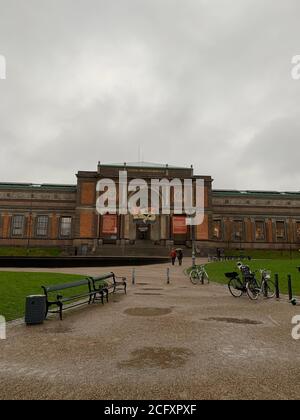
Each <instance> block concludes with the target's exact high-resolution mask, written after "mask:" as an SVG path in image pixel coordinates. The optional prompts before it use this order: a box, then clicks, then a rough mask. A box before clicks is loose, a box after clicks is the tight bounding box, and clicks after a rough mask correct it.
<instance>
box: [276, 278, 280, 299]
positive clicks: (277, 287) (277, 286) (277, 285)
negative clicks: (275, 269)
mask: <svg viewBox="0 0 300 420" xmlns="http://www.w3.org/2000/svg"><path fill="white" fill-rule="evenodd" d="M275 292H276V299H280V290H279V275H278V274H275Z"/></svg>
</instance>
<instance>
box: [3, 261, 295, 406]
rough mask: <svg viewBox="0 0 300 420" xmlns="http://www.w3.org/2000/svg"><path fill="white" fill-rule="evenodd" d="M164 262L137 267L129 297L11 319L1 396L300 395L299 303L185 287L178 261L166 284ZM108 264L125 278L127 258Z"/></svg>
mask: <svg viewBox="0 0 300 420" xmlns="http://www.w3.org/2000/svg"><path fill="white" fill-rule="evenodd" d="M166 269H167V266H165V265H163V266H162V265H158V266H152V267H149V266H148V267H139V268H137V269H136V276H137V284H136V285H135V286H132V285H129V291H128V295H127V296H124V295H123V294H118V295H116V296H115V297H113V298H111V302H110V303H109V304H106V305H105V306H102V305H101V304H96V305H92V306H90V307H82V308H80V309H79V310H74V311H69V312H66V313H65V318H64V321H63V322H60V321H58V320H57V319H56V318H55V319H50V320H49V321H47V322H46V323H45V324H44V325H41V326H37V327H26V326H25V325H14V326H10V327H9V328H8V337H7V340H6V341H0V349H1V353H0V398H1V399H12V398H13V399H32V398H33V399H81V398H88V399H161V398H163V399H229V398H230V399H231V398H234V399H240V398H249V399H253V398H255V399H261V398H264V399H289V398H296V399H299V397H300V341H294V340H293V339H292V337H291V329H292V325H291V319H292V317H293V316H294V315H296V314H299V315H300V309H299V308H297V307H296V308H295V307H292V306H291V305H288V304H287V303H283V302H276V301H264V300H263V299H261V300H260V301H258V302H250V301H249V300H248V299H247V298H241V299H237V300H235V299H234V298H232V297H231V296H230V295H229V293H228V290H227V288H226V287H224V286H220V285H215V284H210V285H208V286H192V285H191V284H190V282H189V280H188V279H187V278H186V277H185V276H184V275H183V270H182V268H179V267H175V268H171V284H170V285H167V281H166ZM112 270H114V271H115V272H116V273H117V274H119V275H127V276H128V278H130V273H131V271H130V268H128V267H124V268H120V267H118V268H115V269H113V268H112ZM14 271H15V269H14ZM26 271H28V270H26ZM31 271H38V270H31ZM43 271H49V272H53V271H55V272H65V273H75V272H76V273H78V274H82V273H84V274H89V275H93V274H98V273H99V272H103V271H104V272H106V271H110V269H107V268H105V269H97V268H91V269H86V268H84V269H78V268H76V269H64V270H62V269H56V270H43Z"/></svg>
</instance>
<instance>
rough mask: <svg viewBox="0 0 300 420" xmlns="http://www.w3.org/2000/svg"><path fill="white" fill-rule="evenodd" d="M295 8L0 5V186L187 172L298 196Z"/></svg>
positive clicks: (10, 1)
mask: <svg viewBox="0 0 300 420" xmlns="http://www.w3.org/2000/svg"><path fill="white" fill-rule="evenodd" d="M297 54H300V2H299V0H26V1H24V0H0V55H4V56H5V57H6V61H7V79H6V80H0V144H1V154H0V181H8V182H9V181H17V182H56V183H75V182H76V178H75V173H76V172H77V170H95V169H96V165H97V161H98V160H100V161H101V162H103V163H110V162H124V161H128V162H130V161H137V160H138V159H139V157H138V156H139V153H138V150H139V147H140V148H141V157H142V159H143V160H145V161H152V162H158V163H161V162H162V163H169V164H176V165H191V164H194V166H195V168H196V172H197V174H203V175H212V176H213V178H214V179H215V182H214V187H215V188H230V189H231V188H239V189H272V190H300V162H299V160H300V154H299V151H300V141H299V140H300V107H299V104H300V80H299V81H294V80H293V79H292V77H291V68H292V65H291V59H292V57H293V56H294V55H297Z"/></svg>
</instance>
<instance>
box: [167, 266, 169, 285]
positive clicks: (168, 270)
mask: <svg viewBox="0 0 300 420" xmlns="http://www.w3.org/2000/svg"><path fill="white" fill-rule="evenodd" d="M167 284H170V269H169V268H167Z"/></svg>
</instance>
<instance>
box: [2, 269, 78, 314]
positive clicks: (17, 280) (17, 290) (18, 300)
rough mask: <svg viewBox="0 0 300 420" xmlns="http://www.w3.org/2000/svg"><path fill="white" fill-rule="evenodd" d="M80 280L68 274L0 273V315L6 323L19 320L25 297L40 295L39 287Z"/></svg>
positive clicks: (76, 276)
mask: <svg viewBox="0 0 300 420" xmlns="http://www.w3.org/2000/svg"><path fill="white" fill-rule="evenodd" d="M82 278H84V277H83V276H78V275H68V274H52V273H14V272H0V315H3V316H5V318H6V320H7V321H10V320H13V319H17V318H21V317H22V316H24V312H25V311H24V309H25V298H26V296H28V295H34V294H41V293H42V289H41V286H47V285H54V284H63V283H67V282H69V281H74V280H78V279H82ZM78 289H79V288H78ZM78 289H77V290H76V292H77V291H78ZM65 294H66V293H65Z"/></svg>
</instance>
